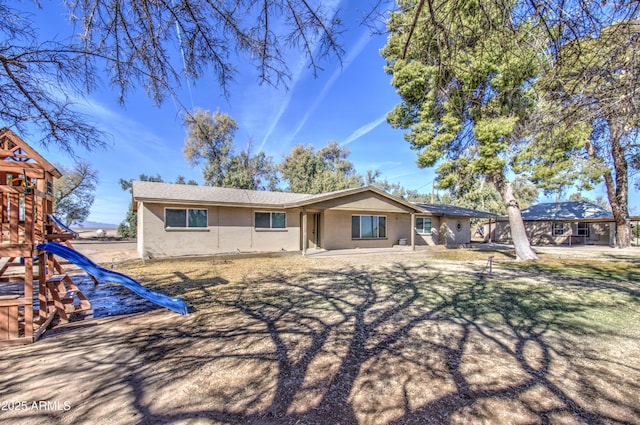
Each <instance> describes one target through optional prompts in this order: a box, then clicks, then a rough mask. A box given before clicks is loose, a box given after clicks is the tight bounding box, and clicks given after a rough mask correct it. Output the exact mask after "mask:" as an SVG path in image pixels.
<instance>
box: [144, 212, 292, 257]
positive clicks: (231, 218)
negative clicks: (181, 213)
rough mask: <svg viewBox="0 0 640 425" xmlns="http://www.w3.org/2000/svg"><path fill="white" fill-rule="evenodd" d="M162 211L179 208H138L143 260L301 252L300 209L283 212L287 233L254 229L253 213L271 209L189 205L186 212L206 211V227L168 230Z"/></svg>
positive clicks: (285, 231)
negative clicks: (194, 210) (260, 252)
mask: <svg viewBox="0 0 640 425" xmlns="http://www.w3.org/2000/svg"><path fill="white" fill-rule="evenodd" d="M165 208H180V207H179V206H176V205H168V204H149V203H142V204H140V205H139V211H138V253H139V254H140V255H141V256H142V257H143V258H149V257H171V256H182V255H207V254H216V253H226V252H237V251H241V252H254V251H280V250H285V251H296V250H299V249H300V210H299V209H288V210H286V211H285V212H286V213H287V227H286V229H277V230H267V229H264V230H263V229H255V228H254V212H255V211H272V210H270V209H259V210H256V209H251V208H234V207H215V206H214V207H211V206H209V207H207V206H197V205H190V206H189V208H201V209H206V210H207V211H208V212H207V214H208V226H207V227H206V228H197V229H167V228H165V226H164V210H165ZM273 211H276V210H273ZM279 211H283V210H279Z"/></svg>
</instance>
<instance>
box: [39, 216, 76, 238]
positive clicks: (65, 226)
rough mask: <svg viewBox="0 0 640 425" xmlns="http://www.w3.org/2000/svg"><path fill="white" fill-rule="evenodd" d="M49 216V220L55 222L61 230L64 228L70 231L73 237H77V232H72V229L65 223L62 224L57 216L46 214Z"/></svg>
mask: <svg viewBox="0 0 640 425" xmlns="http://www.w3.org/2000/svg"><path fill="white" fill-rule="evenodd" d="M47 215H48V216H49V218H50V219H51V221H53V222H54V223H56V225H57V226H58V227H59V228H61V229H62V230H64V231H65V232H67V233H71V234H72V235H73V236H74V237H76V238H77V237H78V232H74V231H73V230H71V229H70V228H69V226H67V225H66V224H64V223H63V222H62V220H60V219H59V218H58V217H56V216H55V215H53V214H47Z"/></svg>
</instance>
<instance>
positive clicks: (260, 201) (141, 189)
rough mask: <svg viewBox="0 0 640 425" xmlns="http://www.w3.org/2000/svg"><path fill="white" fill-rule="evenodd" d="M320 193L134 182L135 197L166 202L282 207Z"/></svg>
mask: <svg viewBox="0 0 640 425" xmlns="http://www.w3.org/2000/svg"><path fill="white" fill-rule="evenodd" d="M314 196H317V195H307V194H301V193H288V192H266V191H259V190H246V189H230V188H224V187H211V186H194V185H185V184H171V183H155V182H143V181H134V182H133V199H134V200H136V201H158V202H167V203H187V204H215V205H245V206H272V207H278V206H279V207H281V206H283V205H284V204H289V203H295V202H302V201H305V200H308V199H311V198H313V197H314Z"/></svg>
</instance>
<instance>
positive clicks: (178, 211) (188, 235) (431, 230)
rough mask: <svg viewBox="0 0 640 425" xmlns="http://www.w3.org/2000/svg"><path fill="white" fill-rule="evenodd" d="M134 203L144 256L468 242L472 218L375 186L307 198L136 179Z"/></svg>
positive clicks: (296, 194) (295, 195)
mask: <svg viewBox="0 0 640 425" xmlns="http://www.w3.org/2000/svg"><path fill="white" fill-rule="evenodd" d="M133 199H134V201H135V202H136V203H137V213H138V225H137V234H138V252H139V253H140V255H141V256H142V257H143V258H149V257H169V256H181V255H210V254H217V253H230V252H274V251H302V252H303V253H306V252H307V250H308V249H309V248H315V249H317V248H321V249H327V250H331V249H353V248H383V247H392V246H394V245H397V244H402V245H404V244H406V245H410V246H416V245H435V244H448V245H459V244H465V243H468V242H469V241H470V232H469V218H468V217H453V218H448V217H446V215H445V214H444V213H442V212H435V211H427V210H424V209H423V208H421V207H420V206H418V205H414V204H411V203H409V202H407V201H404V200H402V199H400V198H396V197H394V196H391V195H389V194H387V193H386V192H383V191H381V190H379V189H377V188H374V187H362V188H356V189H346V190H341V191H336V192H330V193H323V194H318V195H309V194H299V193H288V192H265V191H253V190H244V189H229V188H218V187H210V186H191V185H179V184H167V183H154V182H142V181H134V182H133ZM416 228H417V229H416Z"/></svg>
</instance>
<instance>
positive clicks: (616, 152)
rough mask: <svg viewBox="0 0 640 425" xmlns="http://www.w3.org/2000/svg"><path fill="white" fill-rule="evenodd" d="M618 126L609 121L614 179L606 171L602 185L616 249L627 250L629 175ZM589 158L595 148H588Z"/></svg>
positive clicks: (593, 155)
mask: <svg viewBox="0 0 640 425" xmlns="http://www.w3.org/2000/svg"><path fill="white" fill-rule="evenodd" d="M619 127H621V126H620V125H618V124H616V123H613V122H611V121H609V137H610V140H609V144H610V147H611V159H612V163H613V172H614V173H615V179H614V177H613V175H612V174H611V171H608V172H606V173H605V174H604V176H603V177H604V184H605V187H606V188H607V198H608V199H609V205H611V212H612V213H613V220H614V221H615V225H616V242H615V244H616V247H617V248H628V247H630V246H631V219H630V218H629V207H628V205H629V177H628V176H629V174H628V171H629V170H628V168H629V165H628V164H627V160H626V159H625V157H624V148H623V147H622V144H621V140H620V139H621V138H622V137H624V136H623V134H622V129H621V128H619ZM587 152H588V154H589V156H591V157H592V158H597V156H596V155H597V154H596V152H595V148H594V146H592V145H589V146H588V150H587Z"/></svg>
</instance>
